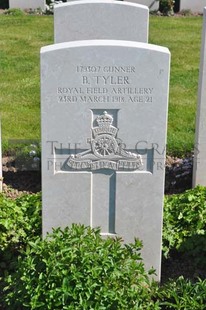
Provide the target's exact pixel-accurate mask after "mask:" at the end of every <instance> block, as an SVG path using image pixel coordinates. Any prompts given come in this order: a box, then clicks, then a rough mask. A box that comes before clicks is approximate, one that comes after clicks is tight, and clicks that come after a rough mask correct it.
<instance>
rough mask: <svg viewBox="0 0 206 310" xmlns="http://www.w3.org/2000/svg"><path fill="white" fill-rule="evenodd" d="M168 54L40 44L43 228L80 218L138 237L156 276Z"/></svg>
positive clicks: (114, 45)
mask: <svg viewBox="0 0 206 310" xmlns="http://www.w3.org/2000/svg"><path fill="white" fill-rule="evenodd" d="M169 58H170V54H169V52H168V49H166V48H162V47H158V46H153V45H149V44H144V43H135V42H127V41H114V40H93V41H79V42H68V43H62V44H57V45H53V46H48V47H44V48H42V50H41V115H42V193H43V235H45V234H46V233H47V232H50V231H51V230H52V227H59V226H61V227H65V226H70V225H71V224H72V223H82V224H85V225H87V226H88V225H91V226H92V227H96V226H100V227H101V231H102V234H103V235H112V236H114V235H115V236H116V235H117V236H118V235H119V236H121V237H122V238H123V239H124V241H125V242H126V243H128V242H133V241H134V237H138V238H140V239H141V240H143V244H144V248H143V252H142V255H143V258H144V261H145V264H146V267H147V268H149V267H151V266H153V267H154V268H155V269H156V271H157V279H158V280H159V279H160V266H161V236H162V209H163V194H164V158H165V144H166V126H167V105H168V80H169Z"/></svg>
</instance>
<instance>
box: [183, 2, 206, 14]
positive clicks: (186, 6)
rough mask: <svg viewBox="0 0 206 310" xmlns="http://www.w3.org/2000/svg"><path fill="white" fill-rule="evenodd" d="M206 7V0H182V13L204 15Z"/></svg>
mask: <svg viewBox="0 0 206 310" xmlns="http://www.w3.org/2000/svg"><path fill="white" fill-rule="evenodd" d="M205 6H206V0H180V11H182V10H191V11H192V12H197V13H202V12H203V9H204V7H205Z"/></svg>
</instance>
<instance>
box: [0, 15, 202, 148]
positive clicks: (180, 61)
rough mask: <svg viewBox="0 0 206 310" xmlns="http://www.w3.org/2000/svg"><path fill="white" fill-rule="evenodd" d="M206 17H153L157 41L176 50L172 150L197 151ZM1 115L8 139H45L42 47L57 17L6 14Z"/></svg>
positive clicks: (0, 42)
mask: <svg viewBox="0 0 206 310" xmlns="http://www.w3.org/2000/svg"><path fill="white" fill-rule="evenodd" d="M201 28H202V17H170V18H168V17H157V16H151V17H150V40H149V42H150V43H152V44H157V45H162V46H166V47H168V48H169V49H170V51H171V54H172V63H171V83H170V105H169V122H168V153H170V154H171V153H173V154H179V153H182V154H186V153H187V152H190V151H191V150H192V149H193V145H194V133H195V111H196V103H197V87H198V71H199V61H200V45H201ZM0 38H1V39H0V113H1V117H2V136H3V147H4V150H6V149H7V148H8V142H7V141H8V139H39V138H40V86H39V72H40V70H39V50H40V48H41V47H42V46H44V45H48V44H52V43H53V16H23V17H15V16H5V15H0Z"/></svg>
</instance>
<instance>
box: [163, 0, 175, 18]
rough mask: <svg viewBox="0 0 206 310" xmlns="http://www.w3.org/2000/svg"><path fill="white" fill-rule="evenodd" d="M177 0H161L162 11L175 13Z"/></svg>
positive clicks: (168, 13) (169, 13)
mask: <svg viewBox="0 0 206 310" xmlns="http://www.w3.org/2000/svg"><path fill="white" fill-rule="evenodd" d="M174 4H175V0H160V11H161V12H162V13H163V14H165V15H168V16H169V15H173V14H174Z"/></svg>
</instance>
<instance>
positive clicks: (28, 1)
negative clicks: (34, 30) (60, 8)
mask: <svg viewBox="0 0 206 310" xmlns="http://www.w3.org/2000/svg"><path fill="white" fill-rule="evenodd" d="M45 7H46V1H45V0H9V8H10V9H13V8H18V9H22V10H25V9H38V8H41V9H42V10H45Z"/></svg>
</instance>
